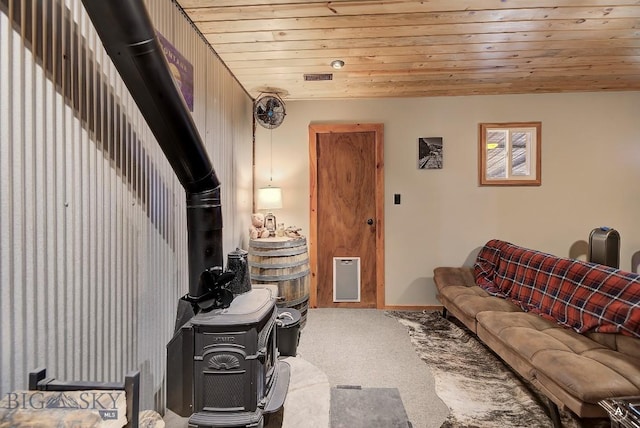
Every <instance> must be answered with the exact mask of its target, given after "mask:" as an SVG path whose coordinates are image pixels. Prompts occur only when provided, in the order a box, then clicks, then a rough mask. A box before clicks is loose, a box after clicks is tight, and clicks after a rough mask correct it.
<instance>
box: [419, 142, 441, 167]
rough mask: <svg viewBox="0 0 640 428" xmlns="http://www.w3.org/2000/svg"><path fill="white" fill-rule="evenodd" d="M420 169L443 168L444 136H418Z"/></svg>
mask: <svg viewBox="0 0 640 428" xmlns="http://www.w3.org/2000/svg"><path fill="white" fill-rule="evenodd" d="M418 169H442V137H420V138H418Z"/></svg>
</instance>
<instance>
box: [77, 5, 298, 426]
mask: <svg viewBox="0 0 640 428" xmlns="http://www.w3.org/2000/svg"><path fill="white" fill-rule="evenodd" d="M83 4H84V7H85V9H86V10H87V13H88V14H89V17H90V18H91V21H92V22H93V25H94V26H95V28H96V31H97V33H98V35H99V36H100V39H101V40H102V43H103V45H104V47H105V50H106V51H107V54H108V55H109V57H110V58H111V60H112V62H113V63H114V65H115V67H116V68H117V70H118V72H119V73H120V75H121V77H122V80H123V81H124V83H125V85H126V86H127V89H128V90H129V92H130V93H131V95H132V97H133V99H134V100H135V102H136V104H137V105H138V108H139V109H140V112H141V113H142V115H143V116H144V118H145V120H146V121H147V123H148V125H149V128H150V129H151V132H153V135H154V136H155V138H156V139H157V141H158V144H159V145H160V147H161V148H162V151H163V152H164V154H165V155H166V157H167V160H168V161H169V163H170V164H171V167H172V168H173V170H174V172H175V173H176V175H177V177H178V179H179V180H180V183H181V184H182V186H183V187H184V189H185V192H186V199H187V228H188V230H187V235H188V250H189V257H188V260H189V293H188V294H187V295H185V296H183V297H182V298H181V299H180V300H179V301H178V316H177V319H176V331H175V334H174V337H173V339H172V340H171V341H170V342H169V344H168V345H167V391H168V392H167V403H168V407H169V408H170V409H172V410H174V411H175V412H176V413H178V414H180V415H182V416H190V419H189V426H191V427H261V426H262V425H263V415H264V414H265V413H270V412H274V411H277V410H279V409H280V408H282V406H283V403H284V399H285V396H286V392H287V389H288V385H289V366H288V364H286V363H284V362H281V361H279V360H278V358H277V351H276V340H275V334H276V327H275V320H276V317H277V310H276V306H275V300H274V298H273V297H272V296H271V294H270V292H269V291H268V290H264V289H260V290H251V285H250V282H249V280H248V275H247V272H246V270H245V271H241V269H236V268H232V269H229V266H228V267H227V271H226V272H225V271H223V260H222V258H223V257H222V209H221V205H220V182H219V181H218V178H217V176H216V173H215V171H214V169H213V166H212V164H211V161H210V160H209V157H208V156H207V151H206V149H205V147H204V145H203V144H202V140H201V138H200V134H199V133H198V130H197V128H196V126H195V124H194V122H193V118H192V117H191V114H190V113H189V110H188V109H187V107H186V104H185V102H184V99H183V98H182V95H181V94H180V93H179V92H178V90H177V88H176V86H175V84H174V82H173V77H172V76H171V73H170V71H169V67H168V65H167V61H166V59H165V57H164V54H163V53H162V48H161V46H160V44H159V42H158V39H157V37H156V34H155V31H154V28H153V25H152V24H151V19H150V18H149V15H148V12H147V10H146V9H145V6H144V3H143V1H142V0H109V1H104V0H83ZM245 268H246V265H245ZM238 285H239V287H238Z"/></svg>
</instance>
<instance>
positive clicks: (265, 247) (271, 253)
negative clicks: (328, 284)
mask: <svg viewBox="0 0 640 428" xmlns="http://www.w3.org/2000/svg"><path fill="white" fill-rule="evenodd" d="M248 258H249V271H250V275H251V283H252V284H272V285H277V286H278V303H277V306H278V307H280V308H294V309H297V310H298V311H300V315H301V317H300V328H302V327H304V325H305V323H306V321H307V309H308V308H309V253H308V251H307V240H306V238H304V237H300V238H279V237H276V238H263V239H251V240H250V241H249V257H248Z"/></svg>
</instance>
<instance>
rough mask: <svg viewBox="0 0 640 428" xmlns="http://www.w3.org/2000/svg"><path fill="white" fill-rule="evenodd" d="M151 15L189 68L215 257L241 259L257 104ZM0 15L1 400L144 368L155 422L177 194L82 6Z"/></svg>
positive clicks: (173, 13) (175, 263) (180, 211)
mask: <svg viewBox="0 0 640 428" xmlns="http://www.w3.org/2000/svg"><path fill="white" fill-rule="evenodd" d="M146 4H147V7H148V8H149V10H150V14H151V16H152V20H153V21H154V24H155V25H156V28H157V30H158V31H159V32H160V33H161V34H162V35H163V36H164V37H165V38H166V39H167V40H169V41H170V42H171V43H172V44H173V45H174V46H175V47H176V48H177V50H179V51H180V52H181V53H182V54H183V55H184V56H185V57H186V58H187V59H188V61H189V62H191V64H192V65H193V67H194V111H193V115H194V119H195V121H196V124H197V126H198V128H199V130H200V133H201V135H202V137H203V140H204V141H205V145H206V147H207V150H208V151H209V154H210V157H211V160H212V162H213V164H214V166H215V168H216V172H217V174H218V176H219V177H220V179H221V182H222V203H223V219H224V243H223V244H224V250H225V252H228V251H231V250H232V249H234V248H235V247H236V246H243V247H246V244H247V240H246V234H247V233H246V231H245V230H246V228H247V226H248V221H249V218H250V213H251V202H250V200H249V202H247V200H248V199H250V190H251V188H252V178H251V177H252V173H251V168H252V159H251V156H252V155H251V153H252V150H251V144H252V127H251V106H252V104H251V99H250V98H249V96H248V95H247V94H246V93H245V92H244V90H243V89H242V88H241V87H240V86H239V85H238V83H237V82H236V81H235V79H234V78H233V77H232V76H231V75H230V74H229V73H228V71H227V69H226V68H225V67H224V65H222V64H221V62H220V61H219V59H218V58H217V57H216V56H215V54H214V53H213V52H212V51H211V50H210V48H209V47H208V46H206V45H205V43H204V42H203V41H202V39H201V38H200V36H199V35H198V34H197V33H196V32H195V31H194V30H193V28H192V27H191V24H190V23H189V22H188V21H187V20H186V19H185V18H184V16H183V14H182V13H181V11H180V10H179V9H178V8H177V7H176V6H175V5H174V4H173V3H172V2H171V1H169V0H164V1H147V2H146ZM0 12H1V13H0V73H1V76H2V78H0V141H1V144H0V192H1V193H0V280H1V281H2V282H1V287H0V299H1V300H0V343H2V348H1V352H0V394H2V395H4V394H5V393H6V392H9V391H11V390H13V389H18V388H25V387H26V380H27V373H28V371H30V370H32V369H34V368H36V367H39V366H46V367H47V368H48V370H49V373H50V374H51V375H53V376H56V377H58V378H60V379H72V378H73V379H82V380H99V381H101V380H105V381H106V380H110V381H114V380H121V379H122V377H123V375H124V374H125V373H126V372H128V371H130V370H133V369H139V370H140V371H141V373H142V389H141V394H142V406H143V408H156V409H158V410H162V409H163V408H164V396H165V390H164V377H165V359H166V352H165V345H166V343H167V342H168V341H169V339H170V337H171V336H172V334H173V328H174V325H173V324H174V321H175V310H176V304H177V299H178V298H179V297H180V296H182V295H183V294H185V293H186V292H187V291H188V266H187V242H186V236H187V235H186V213H185V195H184V190H183V189H182V187H181V185H180V183H179V182H178V180H177V179H176V178H175V175H174V173H173V171H172V170H171V168H170V166H169V164H168V162H167V161H166V159H165V157H164V155H163V153H162V151H161V150H160V148H159V147H158V145H157V144H156V142H155V139H154V137H153V135H152V134H151V132H150V131H149V129H148V127H147V125H146V123H145V121H144V119H143V118H142V116H141V115H140V113H139V111H138V109H137V107H136V105H135V103H134V101H133V100H132V99H131V97H130V95H129V94H128V91H127V90H126V88H125V86H124V84H123V83H122V81H121V79H120V78H119V76H118V74H117V71H116V70H115V68H114V67H113V65H112V64H111V62H110V60H109V58H108V56H107V55H106V53H105V52H104V50H103V48H102V45H101V43H100V41H99V39H98V37H97V36H96V34H95V32H94V30H93V28H92V25H91V22H90V20H89V18H88V17H87V15H86V13H85V12H84V9H83V7H82V4H81V1H80V0H54V1H51V2H30V1H19V0H0ZM248 192H249V193H248Z"/></svg>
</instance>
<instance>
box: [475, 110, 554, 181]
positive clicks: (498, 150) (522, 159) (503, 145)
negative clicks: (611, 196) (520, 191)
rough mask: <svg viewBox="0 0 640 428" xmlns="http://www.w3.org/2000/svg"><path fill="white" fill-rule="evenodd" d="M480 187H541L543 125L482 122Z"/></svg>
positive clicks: (479, 160)
mask: <svg viewBox="0 0 640 428" xmlns="http://www.w3.org/2000/svg"><path fill="white" fill-rule="evenodd" d="M479 134H480V138H479V139H478V141H479V147H478V166H479V171H478V179H479V182H480V186H540V185H541V184H542V180H541V177H540V174H541V171H542V170H541V148H542V137H541V135H542V123H541V122H512V123H481V124H480V130H479Z"/></svg>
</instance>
